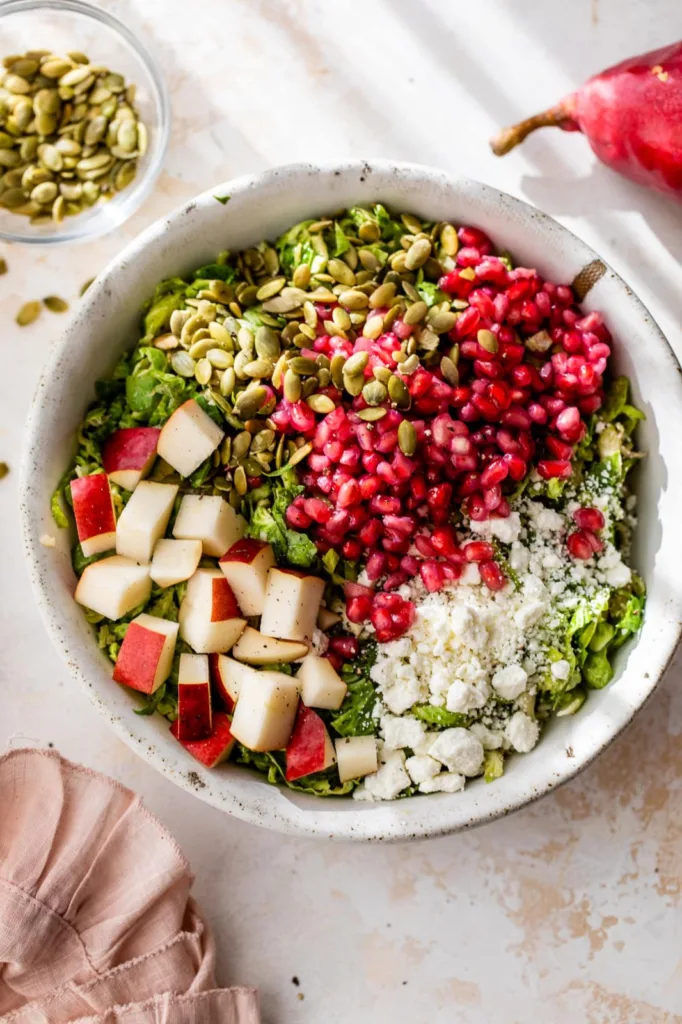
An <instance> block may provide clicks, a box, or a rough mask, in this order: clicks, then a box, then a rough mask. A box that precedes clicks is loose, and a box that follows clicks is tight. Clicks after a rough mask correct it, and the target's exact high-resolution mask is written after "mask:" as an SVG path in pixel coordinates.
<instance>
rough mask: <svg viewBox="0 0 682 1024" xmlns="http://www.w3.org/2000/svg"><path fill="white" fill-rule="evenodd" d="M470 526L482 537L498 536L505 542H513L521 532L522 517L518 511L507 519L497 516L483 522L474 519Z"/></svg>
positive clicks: (473, 531)
mask: <svg viewBox="0 0 682 1024" xmlns="http://www.w3.org/2000/svg"><path fill="white" fill-rule="evenodd" d="M469 526H470V529H471V532H472V533H478V534H479V535H480V536H481V537H486V538H490V537H497V539H498V540H501V541H502V543H503V544H512V543H513V542H514V541H515V540H518V537H519V534H520V533H521V517H520V516H519V513H518V512H512V513H511V515H509V516H507V518H506V519H500V518H497V517H495V518H493V519H484V520H483V521H482V522H475V521H474V520H473V519H472V521H471V522H470V523H469Z"/></svg>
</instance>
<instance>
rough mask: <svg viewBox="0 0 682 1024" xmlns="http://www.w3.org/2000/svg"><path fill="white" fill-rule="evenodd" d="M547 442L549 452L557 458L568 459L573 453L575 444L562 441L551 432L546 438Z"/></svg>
mask: <svg viewBox="0 0 682 1024" xmlns="http://www.w3.org/2000/svg"><path fill="white" fill-rule="evenodd" d="M545 444H546V446H547V450H548V452H549V453H550V455H553V456H554V458H555V459H561V460H563V461H566V460H567V459H570V458H571V456H572V455H573V445H571V444H567V443H566V441H560V440H559V438H558V437H553V436H552V435H551V434H548V435H547V437H546V438H545Z"/></svg>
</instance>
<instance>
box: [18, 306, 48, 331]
mask: <svg viewBox="0 0 682 1024" xmlns="http://www.w3.org/2000/svg"><path fill="white" fill-rule="evenodd" d="M41 309H42V306H41V304H40V303H39V302H25V303H24V305H23V306H22V307H21V309H20V310H19V312H18V313H17V315H16V322H17V323H18V324H19V326H20V327H28V325H29V324H32V323H33V322H34V321H35V320H37V319H38V317H39V316H40V312H41Z"/></svg>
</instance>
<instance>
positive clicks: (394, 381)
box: [388, 376, 412, 409]
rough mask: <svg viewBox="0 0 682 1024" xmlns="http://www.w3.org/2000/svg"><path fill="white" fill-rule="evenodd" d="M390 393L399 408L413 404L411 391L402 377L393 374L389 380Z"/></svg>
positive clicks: (405, 407) (407, 407)
mask: <svg viewBox="0 0 682 1024" xmlns="http://www.w3.org/2000/svg"><path fill="white" fill-rule="evenodd" d="M388 394H389V396H390V398H391V401H392V402H395V404H396V405H397V406H398V408H399V409H409V407H410V404H411V401H412V400H411V398H410V392H409V391H408V390H407V385H406V384H405V382H404V381H402V380H401V379H400V377H396V376H393V377H391V379H390V380H389V382H388Z"/></svg>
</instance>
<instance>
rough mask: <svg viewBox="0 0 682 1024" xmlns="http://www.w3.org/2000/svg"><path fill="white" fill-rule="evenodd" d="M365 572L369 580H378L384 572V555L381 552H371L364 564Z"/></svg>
mask: <svg viewBox="0 0 682 1024" xmlns="http://www.w3.org/2000/svg"><path fill="white" fill-rule="evenodd" d="M365 571H366V573H367V576H368V577H369V579H371V580H378V579H379V577H380V576H383V574H384V572H385V571H386V555H385V554H384V552H383V551H376V550H375V551H372V552H371V553H370V555H369V557H368V559H367V562H366V564H365Z"/></svg>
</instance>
